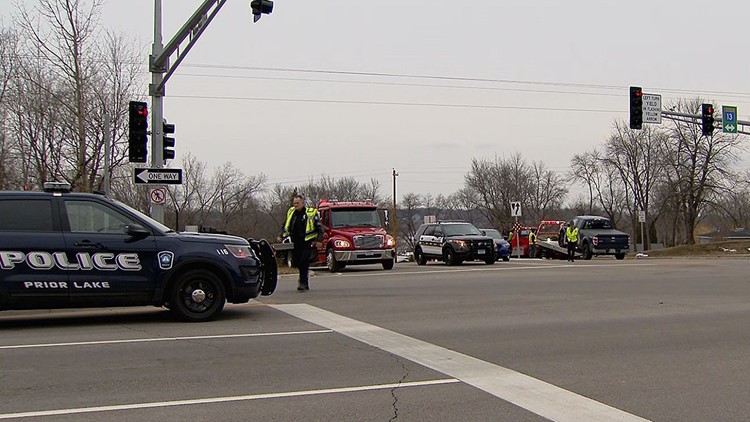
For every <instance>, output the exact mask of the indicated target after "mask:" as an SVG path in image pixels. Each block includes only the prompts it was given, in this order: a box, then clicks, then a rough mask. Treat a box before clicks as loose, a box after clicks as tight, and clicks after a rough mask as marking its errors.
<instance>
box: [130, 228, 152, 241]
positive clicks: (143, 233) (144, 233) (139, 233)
mask: <svg viewBox="0 0 750 422" xmlns="http://www.w3.org/2000/svg"><path fill="white" fill-rule="evenodd" d="M150 234H151V232H150V231H149V230H146V228H145V227H143V226H141V225H140V224H130V225H128V236H130V238H128V239H127V240H126V242H134V241H136V240H141V239H145V238H146V237H148V236H149V235H150Z"/></svg>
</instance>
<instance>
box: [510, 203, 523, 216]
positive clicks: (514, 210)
mask: <svg viewBox="0 0 750 422" xmlns="http://www.w3.org/2000/svg"><path fill="white" fill-rule="evenodd" d="M510 216H511V217H520V216H521V203H520V202H511V203H510Z"/></svg>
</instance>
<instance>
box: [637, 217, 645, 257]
mask: <svg viewBox="0 0 750 422" xmlns="http://www.w3.org/2000/svg"><path fill="white" fill-rule="evenodd" d="M638 222H639V223H641V252H645V251H646V236H645V234H646V233H645V230H644V227H645V226H646V211H644V210H640V211H638Z"/></svg>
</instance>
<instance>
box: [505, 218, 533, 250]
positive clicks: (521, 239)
mask: <svg viewBox="0 0 750 422" xmlns="http://www.w3.org/2000/svg"><path fill="white" fill-rule="evenodd" d="M536 230H537V228H536V227H531V226H522V227H521V228H520V230H514V231H511V232H510V234H511V236H510V237H509V239H508V242H509V243H510V246H511V248H512V251H513V253H511V256H522V257H528V256H529V234H531V232H536Z"/></svg>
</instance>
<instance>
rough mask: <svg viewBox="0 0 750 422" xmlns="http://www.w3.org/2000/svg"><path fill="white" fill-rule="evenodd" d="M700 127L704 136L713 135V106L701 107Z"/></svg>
mask: <svg viewBox="0 0 750 422" xmlns="http://www.w3.org/2000/svg"><path fill="white" fill-rule="evenodd" d="M701 123H702V124H701V126H702V128H703V135H704V136H711V135H713V133H714V105H713V104H702V105H701Z"/></svg>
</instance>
